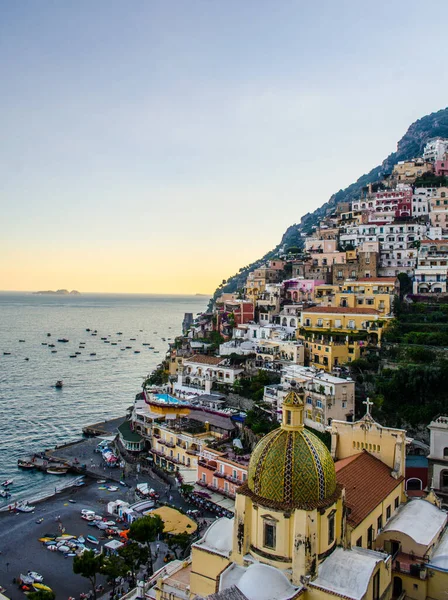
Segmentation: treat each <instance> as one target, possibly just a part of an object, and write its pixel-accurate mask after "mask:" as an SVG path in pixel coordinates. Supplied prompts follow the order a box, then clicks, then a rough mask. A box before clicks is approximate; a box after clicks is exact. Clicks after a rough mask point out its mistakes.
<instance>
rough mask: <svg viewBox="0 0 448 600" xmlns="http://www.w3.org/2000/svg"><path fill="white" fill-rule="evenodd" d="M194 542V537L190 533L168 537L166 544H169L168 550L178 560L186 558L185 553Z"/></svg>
mask: <svg viewBox="0 0 448 600" xmlns="http://www.w3.org/2000/svg"><path fill="white" fill-rule="evenodd" d="M191 541H192V536H191V535H189V534H188V533H177V534H173V535H170V534H168V535H167V536H166V543H167V544H168V548H169V549H170V550H171V551H172V552H174V556H175V557H176V558H180V557H181V556H185V552H186V550H187V548H188V547H189V546H190V544H191Z"/></svg>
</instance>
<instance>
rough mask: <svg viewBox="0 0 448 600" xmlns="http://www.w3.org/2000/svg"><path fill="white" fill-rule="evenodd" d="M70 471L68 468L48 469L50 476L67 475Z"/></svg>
mask: <svg viewBox="0 0 448 600" xmlns="http://www.w3.org/2000/svg"><path fill="white" fill-rule="evenodd" d="M67 471H68V467H48V469H47V473H48V475H65V474H66V473H67Z"/></svg>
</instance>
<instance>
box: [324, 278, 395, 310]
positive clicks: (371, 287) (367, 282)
mask: <svg viewBox="0 0 448 600" xmlns="http://www.w3.org/2000/svg"><path fill="white" fill-rule="evenodd" d="M314 291H315V301H316V303H317V304H319V306H342V307H348V308H373V309H375V310H377V311H378V312H379V313H381V314H382V315H386V316H390V315H391V314H392V308H393V301H394V297H395V296H396V295H398V294H399V292H400V290H399V284H398V279H397V278H396V277H378V278H373V277H369V278H366V279H358V280H356V281H351V280H349V281H345V282H344V283H343V284H339V285H319V286H316V287H315V290H314Z"/></svg>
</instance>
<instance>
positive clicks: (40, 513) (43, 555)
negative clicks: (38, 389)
mask: <svg viewBox="0 0 448 600" xmlns="http://www.w3.org/2000/svg"><path fill="white" fill-rule="evenodd" d="M145 480H146V481H148V482H149V483H151V485H152V486H153V487H154V489H157V490H158V491H159V492H160V493H161V494H162V495H163V494H165V493H166V490H165V488H166V486H165V485H164V484H161V483H160V482H159V481H157V480H150V479H149V478H145ZM99 487H100V484H98V483H97V482H96V481H95V480H90V481H87V483H86V485H85V486H83V487H73V488H70V489H67V490H65V491H63V492H61V493H60V494H56V495H55V496H53V497H51V498H48V499H46V500H44V501H42V502H39V503H37V504H36V509H35V511H34V512H33V513H1V514H0V551H1V555H0V584H1V585H2V586H3V587H5V588H6V592H5V594H6V596H7V597H8V598H11V600H16V599H17V600H19V599H20V600H23V599H24V594H23V592H22V591H21V590H19V588H18V586H17V585H16V584H14V583H13V578H17V577H18V576H19V575H20V574H21V573H22V574H26V572H27V571H29V570H31V571H37V572H38V573H40V574H41V575H43V576H44V583H45V584H46V585H49V586H50V587H51V588H52V590H53V591H54V592H55V594H56V597H57V598H58V599H59V598H68V597H69V596H74V597H75V598H78V597H79V594H80V593H82V592H88V591H89V589H90V587H89V586H90V584H89V582H88V580H87V579H85V578H83V577H81V576H80V575H75V574H74V573H73V558H65V557H64V556H63V554H61V553H59V552H50V551H48V550H47V549H46V547H45V546H44V545H43V544H42V543H41V542H39V541H38V539H39V538H40V537H44V536H45V534H47V533H54V534H56V533H57V532H58V522H57V517H60V521H61V523H62V526H63V527H64V528H65V532H66V533H67V534H72V535H76V536H79V535H83V536H84V537H85V536H86V535H88V534H90V535H94V536H95V537H96V538H98V539H99V540H100V544H101V545H102V544H104V543H105V542H107V541H109V540H108V539H106V538H102V532H101V531H100V530H99V529H97V528H94V527H89V526H88V525H87V521H84V520H82V519H81V509H83V508H86V509H89V510H93V511H95V513H97V514H100V515H103V516H106V515H107V513H106V508H107V502H110V501H112V500H117V499H121V500H125V501H129V500H130V499H131V498H132V499H133V494H134V492H133V490H132V489H130V488H125V487H122V486H120V488H119V489H118V490H117V491H116V492H108V491H107V490H100V489H98V488H99ZM170 493H171V494H172V495H173V500H174V501H175V503H176V504H177V503H178V502H176V500H178V499H179V494H178V492H177V491H174V490H173V491H172V492H170ZM69 499H71V500H75V501H76V504H72V503H71V502H69ZM40 518H43V522H42V523H40V524H38V523H36V521H37V520H38V519H40ZM109 518H110V519H112V520H114V517H113V516H111V515H109ZM87 545H88V546H89V547H90V546H91V545H89V544H87ZM153 545H154V551H155V548H156V543H154V544H153ZM160 545H161V550H164V549H165V548H166V546H165V545H164V544H163V543H161V544H160ZM91 547H92V548H94V547H95V546H91ZM97 547H99V546H97ZM162 565H163V556H162V555H161V554H160V555H159V558H158V560H157V562H156V563H155V568H158V567H159V566H162ZM98 583H102V584H103V585H105V586H106V582H105V580H104V578H102V577H99V578H98ZM106 589H107V588H106Z"/></svg>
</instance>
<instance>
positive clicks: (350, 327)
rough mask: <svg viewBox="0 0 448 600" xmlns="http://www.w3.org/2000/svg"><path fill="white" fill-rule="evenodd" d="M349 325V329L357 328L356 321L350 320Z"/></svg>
mask: <svg viewBox="0 0 448 600" xmlns="http://www.w3.org/2000/svg"><path fill="white" fill-rule="evenodd" d="M347 327H348V329H354V328H355V322H354V321H349V322H348V325H347Z"/></svg>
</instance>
